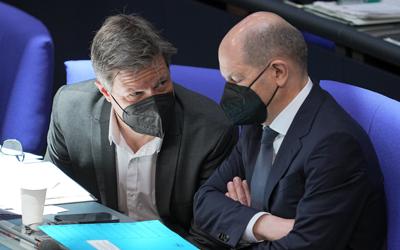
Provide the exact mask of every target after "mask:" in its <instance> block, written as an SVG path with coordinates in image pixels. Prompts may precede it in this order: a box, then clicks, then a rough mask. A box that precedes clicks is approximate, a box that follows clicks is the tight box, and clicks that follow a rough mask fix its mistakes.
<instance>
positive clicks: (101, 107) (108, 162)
mask: <svg viewBox="0 0 400 250" xmlns="http://www.w3.org/2000/svg"><path fill="white" fill-rule="evenodd" d="M93 110H94V111H93V117H92V130H91V131H92V137H91V138H92V157H93V162H94V170H95V173H96V180H97V186H98V189H99V193H100V199H101V202H102V203H103V204H105V205H106V206H108V207H111V208H113V209H115V210H117V209H118V194H117V177H116V169H115V167H116V166H115V147H114V144H112V145H110V142H109V140H108V130H109V124H110V112H111V105H110V104H109V103H108V102H106V101H105V99H104V98H103V97H102V98H100V100H99V101H98V102H97V103H96V104H95V106H94V109H93Z"/></svg>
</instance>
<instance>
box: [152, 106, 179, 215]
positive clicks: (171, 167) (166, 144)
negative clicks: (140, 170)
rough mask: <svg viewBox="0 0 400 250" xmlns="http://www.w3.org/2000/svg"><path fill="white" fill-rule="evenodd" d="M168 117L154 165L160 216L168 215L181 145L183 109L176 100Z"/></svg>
mask: <svg viewBox="0 0 400 250" xmlns="http://www.w3.org/2000/svg"><path fill="white" fill-rule="evenodd" d="M168 117H170V119H169V120H168V121H169V122H168V123H167V124H165V127H164V129H165V136H164V139H163V143H162V147H161V150H160V153H159V154H158V158H157V165H156V181H155V183H156V204H157V209H158V213H159V215H160V217H161V218H165V217H168V216H169V215H170V203H171V196H172V192H173V186H174V181H175V172H176V168H177V165H178V158H179V151H180V147H181V138H182V134H181V130H182V126H183V110H182V108H181V106H180V104H179V103H178V102H177V101H175V105H174V108H173V109H171V112H170V114H169V115H168Z"/></svg>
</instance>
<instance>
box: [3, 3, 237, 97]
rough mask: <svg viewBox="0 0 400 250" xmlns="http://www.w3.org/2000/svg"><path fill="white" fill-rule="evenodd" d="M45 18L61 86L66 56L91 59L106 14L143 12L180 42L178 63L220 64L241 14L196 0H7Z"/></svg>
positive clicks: (162, 30) (56, 72)
mask: <svg viewBox="0 0 400 250" xmlns="http://www.w3.org/2000/svg"><path fill="white" fill-rule="evenodd" d="M4 2H6V3H9V4H11V5H13V6H15V7H18V8H20V9H22V10H24V11H26V12H28V13H29V14H31V15H32V16H34V17H36V18H38V19H39V20H41V21H42V22H43V23H44V24H45V25H46V26H47V28H48V29H49V31H50V33H51V35H52V38H53V41H54V47H55V75H54V80H55V90H57V89H58V87H59V86H61V85H63V84H64V83H65V70H64V64H63V62H64V61H66V60H76V59H88V58H89V55H90V50H89V48H90V42H91V40H92V38H93V36H94V34H95V32H96V31H97V30H98V29H99V28H100V26H101V24H102V23H103V21H104V19H105V18H106V17H107V16H109V15H113V14H117V13H121V12H123V13H126V14H129V13H137V14H140V15H141V16H143V17H144V18H146V19H147V20H149V21H150V22H152V23H153V24H154V26H156V28H158V29H159V30H160V31H161V33H162V35H163V36H164V37H165V38H167V40H169V41H170V42H172V43H173V44H174V46H175V47H177V48H178V54H177V55H175V56H174V57H173V58H172V63H174V64H183V65H192V66H203V67H213V68H217V67H218V60H217V50H218V45H219V42H220V40H221V39H222V38H223V36H224V34H225V33H226V32H227V31H228V30H229V29H230V27H232V26H233V25H234V24H235V23H236V22H238V21H239V20H240V18H238V17H235V16H234V15H231V14H228V13H226V12H225V11H222V10H219V9H217V8H213V7H212V6H208V5H206V4H203V3H200V2H197V1H190V0H146V1H143V0H142V1H134V0H131V1H126V0H100V1H92V0H80V1H78V0H69V1H54V0H43V1H29V0H26V1H20V0H6V1H4Z"/></svg>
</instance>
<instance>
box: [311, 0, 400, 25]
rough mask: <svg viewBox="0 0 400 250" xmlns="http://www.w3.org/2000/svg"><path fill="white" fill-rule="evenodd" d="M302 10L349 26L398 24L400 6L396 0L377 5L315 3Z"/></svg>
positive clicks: (388, 0) (399, 20)
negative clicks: (325, 16)
mask: <svg viewBox="0 0 400 250" xmlns="http://www.w3.org/2000/svg"><path fill="white" fill-rule="evenodd" d="M304 8H305V9H306V10H308V11H311V12H313V13H315V14H319V15H321V14H322V15H327V16H329V17H331V18H335V19H338V20H341V21H344V22H347V23H349V24H351V25H367V24H380V23H391V22H400V4H399V2H397V0H383V1H382V2H378V3H361V4H343V5H339V4H337V3H336V2H322V1H317V2H314V3H312V4H309V5H305V6H304Z"/></svg>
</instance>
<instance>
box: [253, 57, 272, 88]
mask: <svg viewBox="0 0 400 250" xmlns="http://www.w3.org/2000/svg"><path fill="white" fill-rule="evenodd" d="M270 65H271V63H268V64H267V66H266V67H265V68H264V69H263V70H262V71H261V72H260V74H258V76H257V77H256V78H255V79H254V80H253V82H252V83H251V84H250V85H249V87H248V88H249V89H250V88H251V86H253V85H254V83H256V82H257V80H258V79H259V78H260V77H261V76H262V74H264V72H265V71H266V70H267V69H268V68H269V66H270Z"/></svg>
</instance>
